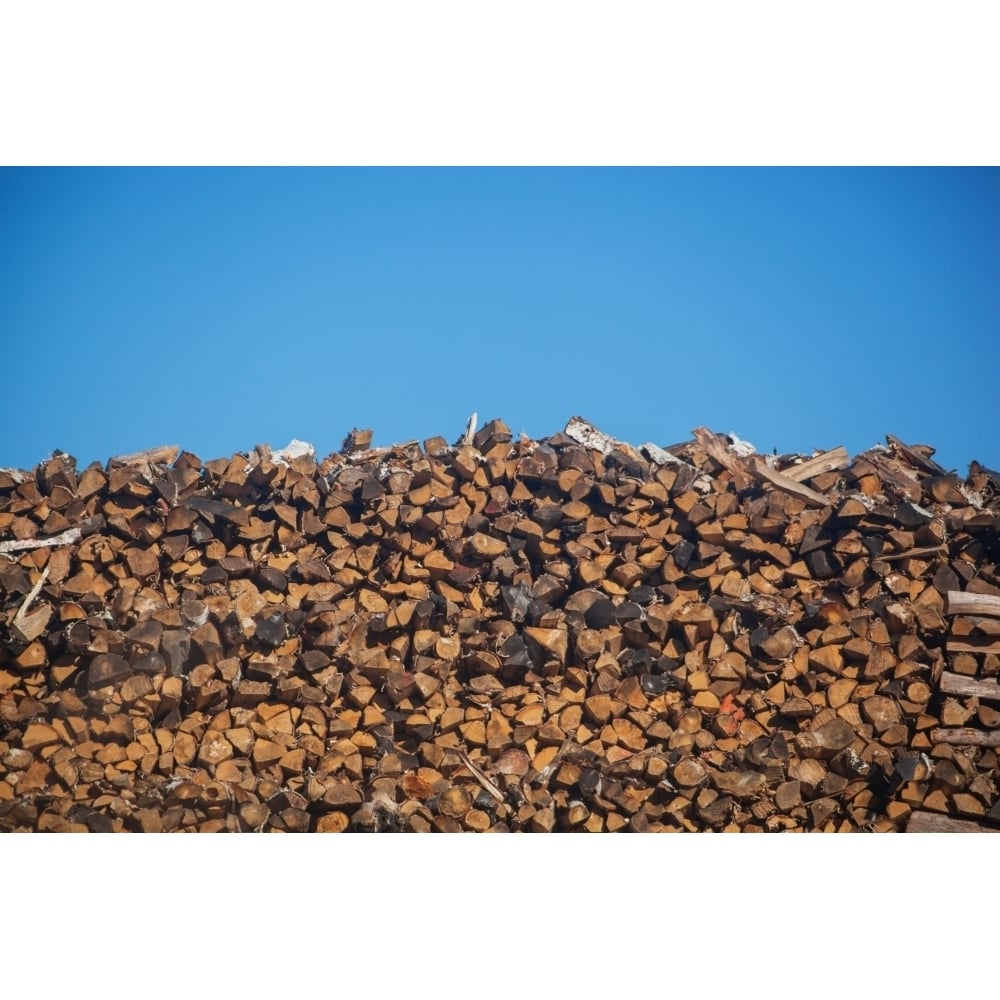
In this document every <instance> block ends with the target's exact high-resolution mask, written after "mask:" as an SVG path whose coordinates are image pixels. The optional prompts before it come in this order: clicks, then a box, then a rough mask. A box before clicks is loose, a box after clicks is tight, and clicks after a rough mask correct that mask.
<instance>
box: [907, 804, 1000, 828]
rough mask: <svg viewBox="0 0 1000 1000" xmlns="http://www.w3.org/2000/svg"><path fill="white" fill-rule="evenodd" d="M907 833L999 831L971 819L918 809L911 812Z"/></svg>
mask: <svg viewBox="0 0 1000 1000" xmlns="http://www.w3.org/2000/svg"><path fill="white" fill-rule="evenodd" d="M906 832H907V833H997V832H1000V831H998V830H996V829H995V828H993V827H989V826H985V825H984V824H982V823H973V822H970V821H969V820H963V819H952V818H951V817H950V816H942V815H941V814H940V813H932V812H921V811H919V810H918V811H917V812H914V813H911V814H910V818H909V820H908V822H907V824H906Z"/></svg>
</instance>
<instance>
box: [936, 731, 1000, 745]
mask: <svg viewBox="0 0 1000 1000" xmlns="http://www.w3.org/2000/svg"><path fill="white" fill-rule="evenodd" d="M930 738H931V742H932V743H950V744H951V745H952V746H977V747H1000V729H996V730H993V731H992V732H984V731H982V730H980V729H971V728H969V727H967V726H963V727H959V728H955V729H932V730H931V734H930Z"/></svg>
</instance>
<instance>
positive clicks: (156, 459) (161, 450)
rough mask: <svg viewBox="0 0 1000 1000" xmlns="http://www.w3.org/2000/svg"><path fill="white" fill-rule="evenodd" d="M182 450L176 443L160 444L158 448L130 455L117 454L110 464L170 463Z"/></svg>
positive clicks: (110, 460) (148, 464)
mask: <svg viewBox="0 0 1000 1000" xmlns="http://www.w3.org/2000/svg"><path fill="white" fill-rule="evenodd" d="M180 450H181V449H180V446H179V445H176V444H164V445H159V446H157V447H156V448H147V449H146V450H145V451H135V452H131V453H130V454H128V455H115V456H114V457H113V458H111V459H109V460H108V466H109V467H112V466H122V465H131V466H139V467H142V466H150V465H170V464H172V463H173V462H174V460H175V459H176V458H177V456H178V455H179V454H180Z"/></svg>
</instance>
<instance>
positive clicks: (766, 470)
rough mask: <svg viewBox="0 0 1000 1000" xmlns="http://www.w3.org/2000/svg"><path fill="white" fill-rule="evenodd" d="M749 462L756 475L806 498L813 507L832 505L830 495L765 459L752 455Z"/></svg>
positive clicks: (786, 491) (795, 495) (794, 495)
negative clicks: (772, 466) (795, 477)
mask: <svg viewBox="0 0 1000 1000" xmlns="http://www.w3.org/2000/svg"><path fill="white" fill-rule="evenodd" d="M748 463H749V466H750V469H751V470H752V471H753V472H754V474H755V475H756V476H758V477H759V478H760V479H766V480H767V481H768V482H769V483H770V484H771V485H772V486H776V487H777V488H778V489H779V490H782V491H783V492H785V493H790V494H791V495H792V496H793V497H798V499H800V500H804V501H805V502H806V503H807V504H810V505H811V506H813V507H828V506H829V505H830V500H829V498H828V497H825V496H824V495H823V494H822V493H817V492H816V490H812V489H810V488H809V487H808V486H803V485H802V484H801V483H799V482H796V480H794V479H790V478H789V477H788V476H786V475H784V474H783V473H781V472H777V471H776V470H774V469H772V468H771V467H770V466H769V465H768V464H767V462H765V461H764V459H762V458H759V457H758V456H756V455H752V456H751V457H750V458H749V459H748Z"/></svg>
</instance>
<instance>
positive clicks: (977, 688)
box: [940, 670, 1000, 701]
mask: <svg viewBox="0 0 1000 1000" xmlns="http://www.w3.org/2000/svg"><path fill="white" fill-rule="evenodd" d="M940 686H941V690H942V691H943V692H944V693H945V694H957V695H963V696H968V697H975V698H986V699H988V700H989V701H1000V683H998V682H997V681H995V680H985V681H977V680H973V679H972V678H971V677H963V676H962V675H961V674H953V673H950V672H949V671H947V670H946V671H944V672H942V674H941V680H940Z"/></svg>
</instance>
